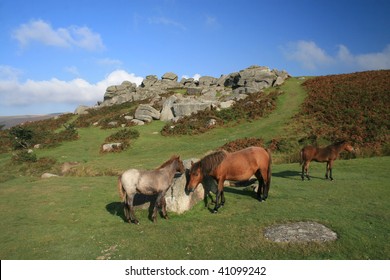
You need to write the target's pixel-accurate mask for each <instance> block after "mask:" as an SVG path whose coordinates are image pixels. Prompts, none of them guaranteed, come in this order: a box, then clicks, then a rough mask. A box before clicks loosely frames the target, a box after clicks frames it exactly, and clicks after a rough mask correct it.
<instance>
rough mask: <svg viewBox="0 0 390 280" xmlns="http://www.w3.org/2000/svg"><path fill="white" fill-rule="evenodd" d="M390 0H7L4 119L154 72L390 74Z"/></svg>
mask: <svg viewBox="0 0 390 280" xmlns="http://www.w3.org/2000/svg"><path fill="white" fill-rule="evenodd" d="M389 15H390V1H388V0H337V1H333V0H285V1H283V0H266V1H263V0H252V1H250V0H240V1H230V0H193V1H190V0H159V1H158V0H154V1H152V0H143V1H142V0H109V1H106V0H99V1H96V0H66V1H63V0H62V1H53V0H34V1H27V0H23V1H22V0H0V116H13V115H26V114H48V113H59V112H73V111H74V110H75V108H76V107H77V106H78V105H87V106H93V105H95V104H96V103H97V102H98V101H102V100H103V96H104V93H105V90H106V88H107V87H108V86H110V85H117V84H121V83H122V82H123V81H125V80H127V81H131V82H135V83H137V84H140V83H141V82H142V80H143V78H145V77H146V76H147V75H157V76H158V77H159V78H161V76H162V75H164V73H167V72H174V73H176V74H177V75H178V77H179V80H180V79H181V78H182V77H195V78H197V77H200V76H206V75H207V76H213V77H220V76H221V75H222V74H230V73H233V72H238V71H240V70H242V69H245V68H247V67H249V66H251V65H260V66H268V67H269V68H271V69H278V70H286V71H287V72H288V73H289V74H290V75H292V76H305V75H330V74H341V73H352V72H359V71H366V70H379V69H390V17H389Z"/></svg>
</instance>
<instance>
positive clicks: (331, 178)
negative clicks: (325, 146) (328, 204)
mask: <svg viewBox="0 0 390 280" xmlns="http://www.w3.org/2000/svg"><path fill="white" fill-rule="evenodd" d="M332 169H333V161H330V162H329V173H330V174H329V175H330V176H329V178H330V180H331V181H333V177H332Z"/></svg>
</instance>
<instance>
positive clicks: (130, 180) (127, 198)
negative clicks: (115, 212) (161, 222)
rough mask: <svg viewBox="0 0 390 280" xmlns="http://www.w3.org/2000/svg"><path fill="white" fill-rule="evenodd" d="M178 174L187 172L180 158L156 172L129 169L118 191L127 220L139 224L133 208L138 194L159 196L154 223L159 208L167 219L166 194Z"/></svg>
mask: <svg viewBox="0 0 390 280" xmlns="http://www.w3.org/2000/svg"><path fill="white" fill-rule="evenodd" d="M176 172H180V173H183V172H185V168H184V165H183V162H182V161H181V160H180V157H179V156H172V157H171V158H170V159H169V160H168V161H166V162H164V163H163V164H162V165H161V166H160V167H159V168H157V169H155V170H138V169H129V170H127V171H125V172H124V173H123V174H122V175H121V176H119V178H118V190H119V195H120V197H121V200H122V201H123V203H124V212H125V216H126V219H127V220H128V221H129V222H132V223H135V224H139V221H138V220H137V218H136V217H135V213H134V206H133V200H134V196H135V194H136V193H141V194H144V195H157V199H156V203H155V205H154V209H153V215H152V219H153V222H156V221H157V207H161V208H162V214H163V217H164V218H165V219H167V218H168V215H167V209H166V202H165V193H166V192H167V190H168V189H169V187H170V186H171V184H172V181H173V178H174V176H175V173H176Z"/></svg>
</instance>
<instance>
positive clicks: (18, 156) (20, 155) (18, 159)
mask: <svg viewBox="0 0 390 280" xmlns="http://www.w3.org/2000/svg"><path fill="white" fill-rule="evenodd" d="M12 161H13V162H15V163H25V162H37V155H36V154H35V153H33V152H30V151H28V150H22V151H19V152H17V153H15V154H14V155H13V156H12Z"/></svg>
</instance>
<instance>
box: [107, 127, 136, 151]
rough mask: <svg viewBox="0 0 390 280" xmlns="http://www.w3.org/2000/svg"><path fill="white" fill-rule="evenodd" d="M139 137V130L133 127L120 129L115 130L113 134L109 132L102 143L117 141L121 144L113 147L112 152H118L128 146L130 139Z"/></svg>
mask: <svg viewBox="0 0 390 280" xmlns="http://www.w3.org/2000/svg"><path fill="white" fill-rule="evenodd" d="M138 137H139V131H138V130H135V129H122V130H119V131H117V132H116V133H114V134H111V135H110V136H108V137H107V138H106V139H105V141H104V144H107V143H112V142H119V143H121V144H122V145H120V146H115V147H113V151H114V152H120V151H123V150H125V149H127V148H128V147H129V146H130V141H131V140H134V139H137V138H138ZM104 144H102V146H101V151H103V145H104Z"/></svg>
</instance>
